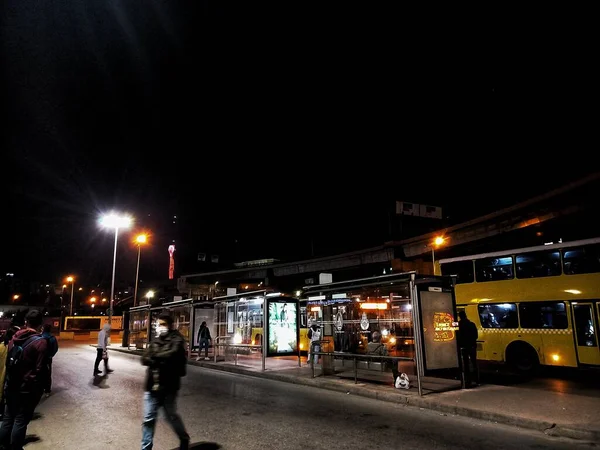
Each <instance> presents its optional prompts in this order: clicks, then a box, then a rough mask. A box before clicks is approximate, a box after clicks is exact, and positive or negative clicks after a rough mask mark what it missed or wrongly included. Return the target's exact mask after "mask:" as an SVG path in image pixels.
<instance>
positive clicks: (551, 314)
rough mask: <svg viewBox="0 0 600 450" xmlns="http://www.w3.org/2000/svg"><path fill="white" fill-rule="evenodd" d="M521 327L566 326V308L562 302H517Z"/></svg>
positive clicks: (564, 327) (563, 327)
mask: <svg viewBox="0 0 600 450" xmlns="http://www.w3.org/2000/svg"><path fill="white" fill-rule="evenodd" d="M519 316H520V319H521V328H554V329H561V330H565V329H566V328H568V321H567V310H566V308H565V304H564V303H562V302H531V303H529V302H528V303H520V304H519Z"/></svg>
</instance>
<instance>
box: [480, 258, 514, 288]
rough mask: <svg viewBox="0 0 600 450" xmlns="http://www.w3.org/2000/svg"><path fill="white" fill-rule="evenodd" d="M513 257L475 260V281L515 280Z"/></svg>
mask: <svg viewBox="0 0 600 450" xmlns="http://www.w3.org/2000/svg"><path fill="white" fill-rule="evenodd" d="M512 263H513V259H512V256H503V257H501V258H483V259H477V260H475V279H476V280H477V281H478V282H482V281H498V280H509V279H511V278H513V264H512Z"/></svg>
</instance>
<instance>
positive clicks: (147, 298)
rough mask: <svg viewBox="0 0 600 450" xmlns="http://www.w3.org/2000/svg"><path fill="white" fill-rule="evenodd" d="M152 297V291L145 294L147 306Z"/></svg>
mask: <svg viewBox="0 0 600 450" xmlns="http://www.w3.org/2000/svg"><path fill="white" fill-rule="evenodd" d="M153 297H154V291H148V292H146V300H148V304H150V299H151V298H153Z"/></svg>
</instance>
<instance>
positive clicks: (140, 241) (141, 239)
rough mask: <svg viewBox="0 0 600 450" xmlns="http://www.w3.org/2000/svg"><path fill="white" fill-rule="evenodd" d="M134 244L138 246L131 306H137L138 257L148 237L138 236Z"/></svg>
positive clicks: (144, 235)
mask: <svg viewBox="0 0 600 450" xmlns="http://www.w3.org/2000/svg"><path fill="white" fill-rule="evenodd" d="M135 242H136V243H137V246H138V260H137V269H136V271H135V289H134V291H133V306H135V305H136V304H137V293H138V283H139V279H140V255H141V254H142V244H145V243H146V242H148V235H146V234H139V235H137V236H136V238H135Z"/></svg>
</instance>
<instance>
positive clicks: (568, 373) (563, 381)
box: [479, 362, 600, 398]
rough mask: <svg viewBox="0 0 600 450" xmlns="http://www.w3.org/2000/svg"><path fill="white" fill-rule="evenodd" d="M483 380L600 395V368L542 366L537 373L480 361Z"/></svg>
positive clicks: (529, 387) (564, 392)
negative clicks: (525, 373)
mask: <svg viewBox="0 0 600 450" xmlns="http://www.w3.org/2000/svg"><path fill="white" fill-rule="evenodd" d="M479 367H480V369H481V381H482V383H485V384H498V385H502V386H511V387H514V388H527V389H537V390H541V391H551V392H560V393H563V394H573V395H583V396H586V397H597V398H600V385H599V384H598V379H599V378H600V370H598V369H594V368H590V369H587V370H585V369H572V368H566V367H540V368H539V370H538V372H537V373H536V374H535V375H533V376H523V375H519V374H516V373H513V372H511V371H510V370H508V369H507V368H506V367H505V366H497V365H493V364H489V363H481V362H480V363H479Z"/></svg>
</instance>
